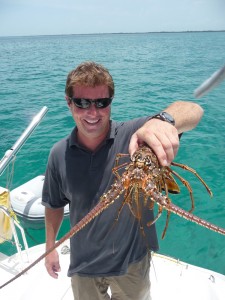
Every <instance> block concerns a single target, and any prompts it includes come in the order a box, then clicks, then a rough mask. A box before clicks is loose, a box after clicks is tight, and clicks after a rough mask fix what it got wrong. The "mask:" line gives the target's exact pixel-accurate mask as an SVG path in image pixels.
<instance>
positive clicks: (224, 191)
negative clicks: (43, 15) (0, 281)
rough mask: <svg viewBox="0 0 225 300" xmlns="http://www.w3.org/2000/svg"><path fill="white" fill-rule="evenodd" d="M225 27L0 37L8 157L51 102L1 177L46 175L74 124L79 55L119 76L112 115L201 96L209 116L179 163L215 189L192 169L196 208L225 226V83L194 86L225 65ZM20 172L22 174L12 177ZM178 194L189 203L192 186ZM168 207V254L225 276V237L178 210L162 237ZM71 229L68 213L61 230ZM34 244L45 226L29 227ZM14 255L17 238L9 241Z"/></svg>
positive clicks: (164, 245) (0, 135) (160, 224)
mask: <svg viewBox="0 0 225 300" xmlns="http://www.w3.org/2000/svg"><path fill="white" fill-rule="evenodd" d="M224 49H225V32H187V33H143V34H99V35H97V34H96V35H94V34H93V35H58V36H30V37H4V38H3V37H2V38H1V37H0V140H1V143H0V157H1V158H2V157H3V156H4V153H5V152H6V150H8V149H10V148H11V147H12V145H13V144H14V143H15V142H16V140H17V139H18V138H19V136H20V135H21V134H22V132H23V131H24V130H25V128H26V127H27V126H28V124H29V123H30V122H31V120H32V118H33V117H34V116H35V115H36V114H37V113H38V112H39V111H40V110H41V108H42V107H43V106H47V107H48V113H47V115H46V116H45V117H44V119H43V120H42V122H41V123H40V125H39V126H38V127H37V128H36V129H35V131H34V132H33V134H32V135H31V137H30V138H29V139H28V140H27V142H26V143H25V144H24V146H23V147H22V149H21V150H20V152H19V153H18V155H17V159H16V161H15V165H14V170H13V174H11V171H12V170H11V169H12V168H10V170H9V171H5V172H4V174H3V175H2V176H1V177H0V185H1V186H8V187H10V188H11V189H13V188H15V187H17V186H19V185H21V184H23V183H25V182H26V181H28V180H30V179H32V178H33V177H35V176H37V175H40V174H44V172H45V167H46V163H47V159H48V154H49V151H50V149H51V147H52V145H53V144H54V143H55V142H57V141H58V140H59V139H61V138H63V137H65V136H67V135H68V134H69V133H70V131H71V129H72V128H73V126H74V121H73V119H72V117H71V115H70V113H69V110H68V108H67V106H66V102H65V100H64V87H65V81H66V77H67V74H68V72H69V71H70V70H72V69H73V68H74V67H75V66H77V65H78V64H79V63H81V62H83V61H86V60H94V61H96V62H98V63H102V64H104V65H105V66H106V67H107V68H108V69H109V70H110V72H111V74H112V76H113V78H114V81H115V86H116V89H115V99H114V100H113V104H112V118H113V119H115V120H128V119H131V118H135V117H140V116H143V115H151V114H153V113H156V112H158V111H160V110H163V109H164V108H165V107H167V106H168V105H169V104H170V103H172V102H173V101H175V100H187V101H194V102H196V103H199V104H200V105H201V106H202V107H203V109H204V111H205V114H204V116H203V118H202V120H201V122H200V124H199V125H198V126H197V128H195V129H194V130H192V131H190V132H187V133H185V134H184V135H183V137H182V140H181V145H180V149H179V153H178V155H177V157H176V160H175V161H176V162H180V163H182V164H185V165H188V166H190V167H192V168H193V169H195V170H196V171H197V172H198V173H199V174H200V176H201V177H202V178H203V179H204V180H205V182H206V183H207V184H208V185H209V186H210V188H211V189H212V191H213V194H214V197H213V198H212V199H211V198H210V197H209V196H208V194H207V192H206V190H205V188H204V187H203V185H202V184H201V183H200V182H199V181H198V180H197V179H196V177H195V176H194V175H193V174H191V173H190V172H187V171H183V170H180V169H177V170H176V171H177V172H178V173H179V174H180V175H182V176H183V177H184V178H185V179H186V180H188V182H189V183H190V184H191V186H192V189H193V192H194V198H195V210H194V214H196V215H197V216H199V217H201V218H203V219H205V220H207V221H209V222H211V223H213V224H216V225H219V226H221V227H223V228H225V81H224V82H222V83H221V84H220V85H219V86H218V87H216V88H215V89H214V90H213V91H211V92H210V93H209V94H207V95H206V96H204V97H202V98H201V99H195V98H194V96H193V91H194V90H195V89H196V88H197V87H198V86H199V85H200V84H201V83H202V82H203V81H204V80H205V79H207V78H208V77H209V76H210V75H211V74H212V73H214V72H215V71H216V70H217V69H219V68H221V67H222V66H223V65H224V64H225V51H224ZM12 175H13V176H12ZM171 199H172V201H173V202H174V203H175V204H177V205H178V206H180V207H182V208H184V209H186V210H188V209H189V208H190V205H191V203H190V198H189V193H188V191H187V190H186V188H184V187H183V186H182V185H181V193H180V194H179V195H172V196H171ZM165 220H166V212H165V211H164V213H163V214H162V216H161V218H160V219H159V220H158V221H157V230H158V235H159V242H160V253H162V254H167V255H169V256H172V257H175V258H179V259H180V260H183V261H186V262H188V263H191V264H195V265H197V266H200V267H205V268H209V269H211V270H214V271H217V272H220V273H222V274H225V236H222V235H220V234H218V233H215V232H212V231H210V230H208V229H205V228H203V227H201V226H198V225H196V224H194V223H192V222H189V221H187V220H185V219H182V218H180V217H178V216H176V215H172V216H171V218H170V222H169V227H168V230H167V234H166V237H165V238H164V239H163V240H162V239H161V233H162V231H163V228H164V225H165ZM68 229H69V223H68V221H65V222H64V224H63V226H62V228H61V231H60V235H59V237H61V236H62V235H63V234H65V233H66V232H67V231H68ZM26 233H27V238H28V243H29V245H30V246H32V245H35V244H38V243H41V242H44V239H45V231H44V228H42V229H30V228H27V229H26ZM0 250H3V251H5V252H6V253H8V254H10V253H11V252H13V251H15V247H14V246H13V245H12V244H11V243H8V242H7V243H5V244H3V245H0Z"/></svg>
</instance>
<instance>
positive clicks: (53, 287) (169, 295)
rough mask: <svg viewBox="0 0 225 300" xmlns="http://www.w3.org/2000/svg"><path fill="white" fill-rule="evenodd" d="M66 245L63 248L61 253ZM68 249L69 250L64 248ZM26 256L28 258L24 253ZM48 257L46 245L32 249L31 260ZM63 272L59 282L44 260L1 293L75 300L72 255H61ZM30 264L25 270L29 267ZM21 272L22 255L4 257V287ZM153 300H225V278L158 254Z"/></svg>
mask: <svg viewBox="0 0 225 300" xmlns="http://www.w3.org/2000/svg"><path fill="white" fill-rule="evenodd" d="M65 245H67V244H64V245H62V246H60V247H59V249H58V251H59V253H60V252H61V250H62V249H63V247H64V246H65ZM64 249H65V248H64ZM22 253H23V256H25V257H26V254H25V252H24V251H23V252H22ZM43 253H44V244H42V245H38V246H35V247H32V248H30V249H29V256H30V260H31V261H34V260H35V259H37V258H38V257H39V256H40V255H41V254H43ZM60 264H61V269H62V270H61V272H60V273H59V278H58V279H53V278H51V277H50V276H49V275H48V274H47V271H46V269H45V266H44V260H42V261H41V262H39V263H38V264H37V265H36V266H34V267H33V268H32V269H31V270H29V271H28V272H27V274H25V275H22V276H21V277H19V278H18V279H16V280H15V281H13V282H12V283H10V284H9V285H7V286H5V287H4V288H2V289H1V290H0V299H4V300H11V299H15V300H51V299H54V300H69V299H70V300H71V299H73V295H72V290H71V287H70V278H68V277H67V269H68V265H69V253H67V254H62V253H60ZM27 265H28V263H26V265H25V266H27ZM20 269H21V266H20V264H19V261H18V255H13V256H12V257H6V256H0V285H2V284H3V283H5V282H6V281H7V280H9V279H11V278H12V277H14V276H15V275H16V274H17V273H18V272H19V271H20ZM150 277H151V285H152V300H162V299H167V300H170V299H173V300H178V299H179V300H181V299H182V300H190V299H192V300H224V299H225V276H224V275H222V274H219V273H216V272H213V271H210V270H207V269H203V268H199V267H195V266H192V265H189V264H186V263H183V262H179V261H177V260H174V259H171V258H169V257H167V256H163V255H158V254H154V255H153V259H152V264H151V271H150ZM90 300H91V298H90Z"/></svg>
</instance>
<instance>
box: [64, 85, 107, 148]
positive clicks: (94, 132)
mask: <svg viewBox="0 0 225 300" xmlns="http://www.w3.org/2000/svg"><path fill="white" fill-rule="evenodd" d="M73 98H85V99H90V100H95V99H99V98H109V91H108V87H107V86H104V85H100V86H96V87H86V86H75V87H74V88H73ZM69 106H70V109H71V112H72V115H73V118H74V120H75V122H76V125H77V128H78V139H79V141H80V142H83V143H84V144H85V142H86V141H87V140H88V139H89V140H92V139H95V140H96V141H98V140H99V141H100V142H102V140H103V139H104V138H105V137H106V135H107V133H108V130H109V120H110V113H111V106H110V105H109V106H107V107H105V108H96V107H95V105H94V104H92V105H91V106H90V107H89V108H86V109H83V108H78V107H76V105H75V104H74V103H73V101H72V102H71V103H70V104H69Z"/></svg>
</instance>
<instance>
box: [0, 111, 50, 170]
mask: <svg viewBox="0 0 225 300" xmlns="http://www.w3.org/2000/svg"><path fill="white" fill-rule="evenodd" d="M47 111H48V108H47V106H44V107H43V108H42V109H41V110H40V111H39V113H38V114H37V115H36V116H35V117H34V118H33V120H32V121H31V123H30V124H29V125H28V127H27V128H26V129H25V131H24V132H23V133H22V135H21V136H20V137H19V139H18V140H17V141H16V143H15V144H14V145H13V146H12V148H11V149H9V150H7V151H6V153H5V155H4V157H3V158H2V160H1V161H0V175H2V173H3V172H4V171H5V169H6V167H7V166H8V164H9V163H10V162H11V160H12V159H13V158H14V157H15V155H16V153H17V152H18V151H19V150H20V148H21V147H22V146H23V144H24V143H25V142H26V140H27V139H28V138H29V136H30V135H31V133H32V132H33V131H34V129H35V128H36V127H37V126H38V124H39V123H40V121H41V120H42V118H43V117H44V116H45V115H46V113H47Z"/></svg>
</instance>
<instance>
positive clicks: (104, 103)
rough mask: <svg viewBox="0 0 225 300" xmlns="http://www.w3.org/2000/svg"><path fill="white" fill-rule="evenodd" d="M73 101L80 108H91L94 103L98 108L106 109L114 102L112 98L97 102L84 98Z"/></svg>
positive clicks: (97, 100) (73, 99)
mask: <svg viewBox="0 0 225 300" xmlns="http://www.w3.org/2000/svg"><path fill="white" fill-rule="evenodd" d="M72 101H73V102H74V104H75V105H76V107H79V108H84V109H85V108H89V107H90V106H91V103H92V102H93V103H94V105H95V107H96V108H105V107H107V106H109V105H110V104H111V102H112V98H102V99H96V100H89V99H84V98H72Z"/></svg>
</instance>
